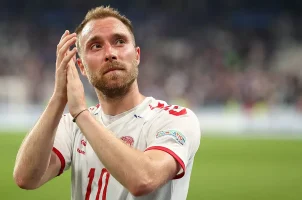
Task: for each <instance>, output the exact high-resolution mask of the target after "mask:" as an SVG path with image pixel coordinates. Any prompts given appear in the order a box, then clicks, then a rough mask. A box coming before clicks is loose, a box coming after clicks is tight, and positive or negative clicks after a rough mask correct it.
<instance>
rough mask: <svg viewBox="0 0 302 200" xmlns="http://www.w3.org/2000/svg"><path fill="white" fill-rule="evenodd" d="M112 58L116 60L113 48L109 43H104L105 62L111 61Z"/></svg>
mask: <svg viewBox="0 0 302 200" xmlns="http://www.w3.org/2000/svg"><path fill="white" fill-rule="evenodd" d="M113 60H117V55H116V52H115V50H114V48H112V46H111V45H106V47H105V62H108V61H110V62H112V61H113Z"/></svg>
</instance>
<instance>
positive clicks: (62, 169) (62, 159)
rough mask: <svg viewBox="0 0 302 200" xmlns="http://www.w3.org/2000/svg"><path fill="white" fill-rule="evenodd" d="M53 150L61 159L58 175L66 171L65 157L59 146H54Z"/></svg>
mask: <svg viewBox="0 0 302 200" xmlns="http://www.w3.org/2000/svg"><path fill="white" fill-rule="evenodd" d="M52 151H53V152H54V153H55V154H56V155H57V156H58V158H59V159H60V162H61V169H60V172H59V174H58V176H60V175H61V174H62V173H63V172H64V169H65V158H64V156H63V155H62V154H61V152H60V151H59V150H58V149H57V148H55V147H53V148H52Z"/></svg>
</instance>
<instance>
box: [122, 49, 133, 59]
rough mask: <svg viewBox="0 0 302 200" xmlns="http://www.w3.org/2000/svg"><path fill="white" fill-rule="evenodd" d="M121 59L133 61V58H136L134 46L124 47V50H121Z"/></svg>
mask: <svg viewBox="0 0 302 200" xmlns="http://www.w3.org/2000/svg"><path fill="white" fill-rule="evenodd" d="M121 59H126V60H129V61H130V62H132V61H133V59H136V51H135V49H134V48H125V49H124V51H122V54H121Z"/></svg>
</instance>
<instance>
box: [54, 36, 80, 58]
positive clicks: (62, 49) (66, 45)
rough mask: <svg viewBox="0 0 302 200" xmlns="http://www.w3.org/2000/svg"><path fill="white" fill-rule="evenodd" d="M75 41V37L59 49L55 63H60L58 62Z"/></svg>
mask: <svg viewBox="0 0 302 200" xmlns="http://www.w3.org/2000/svg"><path fill="white" fill-rule="evenodd" d="M76 41H77V38H76V37H72V38H70V39H69V40H68V41H67V42H66V43H65V44H64V45H63V46H62V48H61V49H59V52H58V55H57V61H58V62H59V63H60V61H61V60H62V59H63V58H64V56H65V55H66V53H67V51H68V50H69V48H70V46H71V45H73V44H74V43H75V42H76Z"/></svg>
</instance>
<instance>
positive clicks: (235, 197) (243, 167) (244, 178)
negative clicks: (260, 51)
mask: <svg viewBox="0 0 302 200" xmlns="http://www.w3.org/2000/svg"><path fill="white" fill-rule="evenodd" d="M23 137H24V135H22V134H15V135H12V134H0V141H1V144H0V149H1V167H0V169H1V170H0V176H1V179H0V180H1V181H0V191H1V196H0V199H9V200H15V199H16V200H17V199H22V200H38V199H41V200H53V199H56V200H66V199H70V184H69V182H70V173H69V172H67V173H66V172H65V173H64V174H63V175H62V176H61V177H58V178H56V179H54V180H53V181H51V182H49V183H47V184H46V185H44V186H42V187H41V188H39V189H38V190H35V191H25V190H21V189H19V188H18V187H17V186H16V185H15V184H14V182H13V179H12V172H13V165H14V160H15V156H16V153H17V150H18V148H19V145H20V143H21V141H22V139H23ZM195 199H196V200H199V199H201V200H285V199H286V200H301V199H302V140H273V139H247V138H217V137H216V138H213V137H204V138H202V141H201V146H200V149H199V152H198V153H197V155H196V158H195V163H194V169H193V174H192V178H191V183H190V190H189V195H188V200H195Z"/></svg>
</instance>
